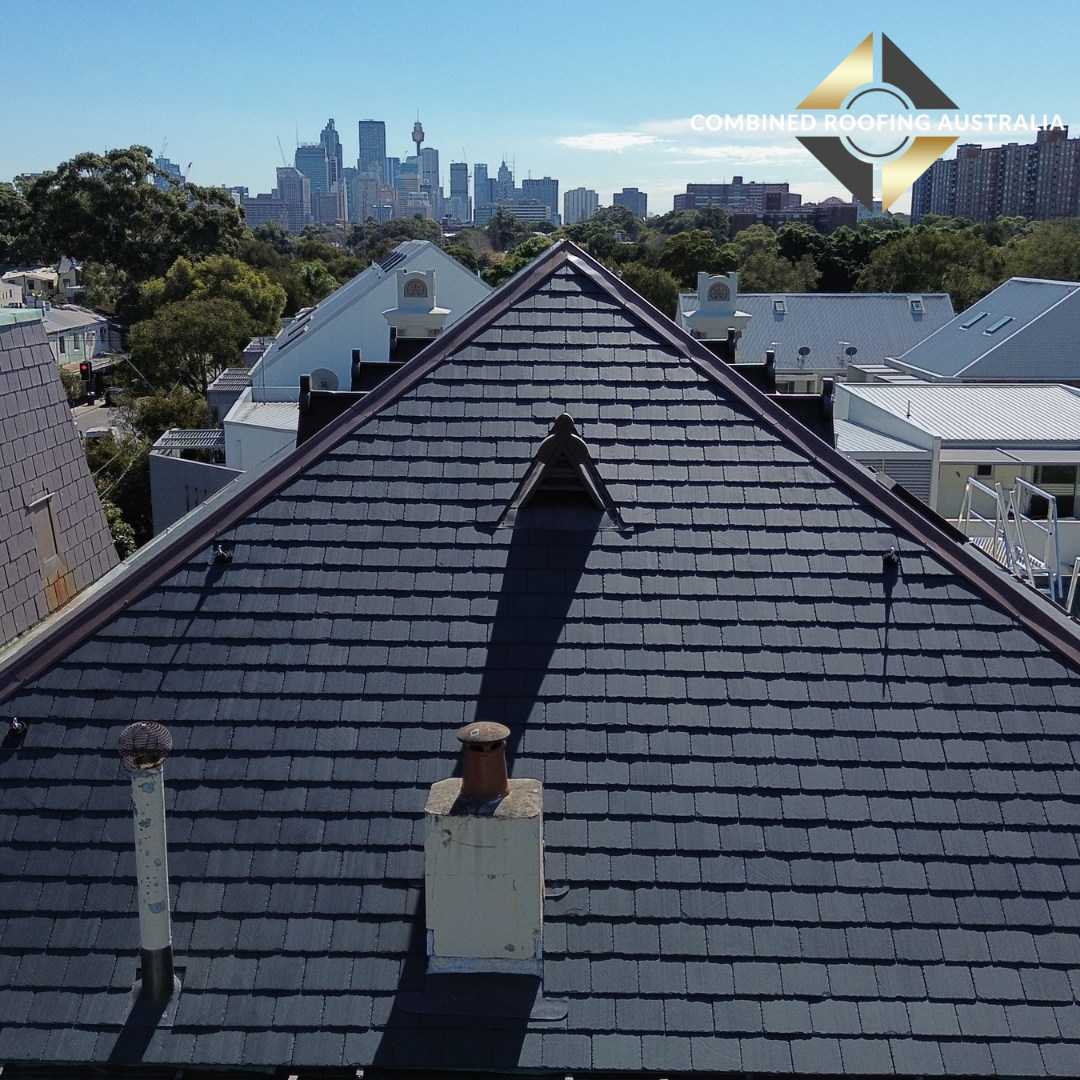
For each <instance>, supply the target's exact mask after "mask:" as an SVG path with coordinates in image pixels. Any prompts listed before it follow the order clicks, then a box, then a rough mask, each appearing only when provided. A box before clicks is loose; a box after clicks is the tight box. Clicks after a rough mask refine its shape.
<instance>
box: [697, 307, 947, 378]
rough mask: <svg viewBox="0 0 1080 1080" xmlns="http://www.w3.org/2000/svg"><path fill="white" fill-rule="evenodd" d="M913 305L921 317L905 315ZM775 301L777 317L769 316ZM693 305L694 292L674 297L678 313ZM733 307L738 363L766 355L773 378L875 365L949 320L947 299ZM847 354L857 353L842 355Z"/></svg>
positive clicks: (912, 313) (907, 347)
mask: <svg viewBox="0 0 1080 1080" xmlns="http://www.w3.org/2000/svg"><path fill="white" fill-rule="evenodd" d="M913 299H915V300H919V301H921V302H922V308H923V310H922V311H921V312H918V311H914V310H913V309H912V304H911V301H912V300H913ZM778 301H781V302H782V303H783V306H784V310H783V311H782V312H778V311H777V310H776V309H775V305H776V303H777V302H778ZM697 304H698V297H697V294H696V293H690V294H686V295H683V296H681V297H680V311H690V310H691V309H696V308H697ZM736 304H737V306H738V308H739V310H740V311H745V312H746V313H747V314H749V315H750V316H751V318H750V320H749V322H748V323H747V324H746V327H745V329H744V330H743V334H742V338H741V339H740V340H739V360H740V361H741V362H743V363H761V362H762V361H763V360H764V359H765V353H766V351H767V350H768V349H772V350H773V351H774V352H775V353H776V368H777V371H780V372H787V373H792V372H794V373H797V372H799V371H806V372H813V371H843V370H844V369H845V368H846V367H847V365H848V363H852V364H863V363H880V362H881V361H882V360H883V359H884V358H885V357H887V356H899V355H900V354H901V353H903V352H906V351H907V350H909V349H911V348H912V347H913V346H914V345H916V344H917V343H918V342H920V341H922V340H923V339H925V338H927V337H928V336H929V335H931V334H933V333H934V332H935V331H937V330H939V329H940V328H941V327H943V326H944V325H946V323H948V322H949V320H950V319H951V318H952V317H953V308H952V301H951V300H950V299H949V295H948V293H912V294H910V295H909V294H907V293H775V294H773V293H744V292H740V293H739V294H738V298H737V301H736ZM684 325H685V324H684ZM841 343H843V344H841ZM803 347H805V348H808V349H809V350H810V352H809V353H808V354H807V355H806V356H805V357H803V356H800V355H799V349H800V348H803ZM846 348H855V349H857V350H858V351H857V352H856V353H854V354H853V355H850V356H849V355H848V354H847V353H846V352H845V349H846Z"/></svg>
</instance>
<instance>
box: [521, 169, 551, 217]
mask: <svg viewBox="0 0 1080 1080" xmlns="http://www.w3.org/2000/svg"><path fill="white" fill-rule="evenodd" d="M521 195H522V198H524V199H526V200H528V201H530V202H533V201H535V202H539V203H543V204H544V205H545V206H546V207H547V208H548V209H549V210H550V211H551V220H552V221H553V222H555V224H556V225H558V224H559V221H560V219H559V181H558V180H552V178H551V177H550V176H545V177H544V178H543V179H542V180H522V181H521Z"/></svg>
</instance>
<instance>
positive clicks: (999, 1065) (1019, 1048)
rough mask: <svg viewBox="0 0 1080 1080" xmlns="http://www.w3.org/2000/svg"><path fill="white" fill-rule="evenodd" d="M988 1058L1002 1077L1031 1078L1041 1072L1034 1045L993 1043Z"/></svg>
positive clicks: (1037, 1049)
mask: <svg viewBox="0 0 1080 1080" xmlns="http://www.w3.org/2000/svg"><path fill="white" fill-rule="evenodd" d="M990 1056H991V1058H993V1061H994V1068H995V1069H996V1070H997V1072H998V1074H999V1075H1002V1076H1033V1075H1036V1074H1037V1073H1040V1072H1042V1070H1043V1062H1042V1057H1041V1056H1040V1054H1039V1048H1038V1046H1036V1045H1035V1044H1034V1043H1024V1042H993V1043H990Z"/></svg>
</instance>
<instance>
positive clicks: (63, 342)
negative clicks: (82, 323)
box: [60, 338, 67, 353]
mask: <svg viewBox="0 0 1080 1080" xmlns="http://www.w3.org/2000/svg"><path fill="white" fill-rule="evenodd" d="M60 352H61V353H66V352H67V339H66V338H61V339H60Z"/></svg>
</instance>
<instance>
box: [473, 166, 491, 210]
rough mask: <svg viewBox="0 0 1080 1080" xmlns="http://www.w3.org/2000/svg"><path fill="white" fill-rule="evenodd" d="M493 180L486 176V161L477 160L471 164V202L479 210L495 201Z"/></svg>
mask: <svg viewBox="0 0 1080 1080" xmlns="http://www.w3.org/2000/svg"><path fill="white" fill-rule="evenodd" d="M494 187H495V182H494V181H493V180H492V179H491V178H490V177H489V176H488V167H487V163H486V162H481V161H478V162H477V163H476V164H475V165H474V166H473V204H474V205H475V207H476V209H477V210H479V209H480V207H481V206H488V205H489V204H490V203H493V202H494V201H495V191H494Z"/></svg>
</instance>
